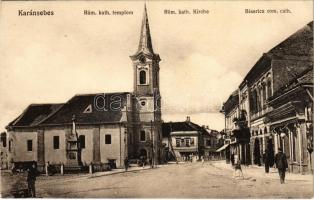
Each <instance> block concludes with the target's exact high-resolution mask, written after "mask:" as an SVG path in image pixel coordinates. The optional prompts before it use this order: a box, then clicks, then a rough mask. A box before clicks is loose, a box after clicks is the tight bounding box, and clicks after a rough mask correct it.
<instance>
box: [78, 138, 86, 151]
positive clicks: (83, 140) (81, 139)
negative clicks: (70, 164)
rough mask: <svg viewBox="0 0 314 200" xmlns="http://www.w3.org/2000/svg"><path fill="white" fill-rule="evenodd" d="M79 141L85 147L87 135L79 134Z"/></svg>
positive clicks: (82, 147)
mask: <svg viewBox="0 0 314 200" xmlns="http://www.w3.org/2000/svg"><path fill="white" fill-rule="evenodd" d="M79 142H80V147H81V149H85V135H80V136H79Z"/></svg>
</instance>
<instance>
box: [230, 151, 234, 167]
mask: <svg viewBox="0 0 314 200" xmlns="http://www.w3.org/2000/svg"><path fill="white" fill-rule="evenodd" d="M230 160H231V165H232V166H234V154H233V153H232V154H231V156H230Z"/></svg>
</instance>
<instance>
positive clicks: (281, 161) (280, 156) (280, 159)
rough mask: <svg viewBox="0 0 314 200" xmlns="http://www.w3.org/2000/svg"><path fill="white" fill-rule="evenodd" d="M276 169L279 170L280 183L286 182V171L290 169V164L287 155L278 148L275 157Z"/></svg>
mask: <svg viewBox="0 0 314 200" xmlns="http://www.w3.org/2000/svg"><path fill="white" fill-rule="evenodd" d="M275 161H276V167H277V169H278V173H279V177H280V183H281V184H283V183H284V182H285V175H286V169H287V168H288V162H287V157H286V154H285V153H283V152H282V149H281V148H278V153H277V154H276V156H275Z"/></svg>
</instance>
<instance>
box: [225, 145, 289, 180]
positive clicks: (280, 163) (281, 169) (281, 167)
mask: <svg viewBox="0 0 314 200" xmlns="http://www.w3.org/2000/svg"><path fill="white" fill-rule="evenodd" d="M263 158H264V164H265V173H269V168H270V167H271V166H273V165H274V164H276V168H277V169H278V173H279V178H280V183H281V184H283V183H284V182H285V174H286V170H287V168H288V161H287V157H286V154H285V153H283V151H282V148H278V153H277V154H276V155H275V157H274V158H272V157H271V155H270V153H269V152H268V151H267V150H266V151H265V152H264V155H263ZM230 161H231V165H232V167H233V168H234V170H235V171H234V177H235V176H236V174H237V171H238V172H240V175H241V176H242V177H243V173H242V168H241V161H240V159H238V155H235V154H233V153H232V154H231V156H230Z"/></svg>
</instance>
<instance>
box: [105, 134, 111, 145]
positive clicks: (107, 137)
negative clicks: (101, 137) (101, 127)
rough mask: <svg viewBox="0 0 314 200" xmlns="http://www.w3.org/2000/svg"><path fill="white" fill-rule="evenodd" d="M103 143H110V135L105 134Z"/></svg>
mask: <svg viewBox="0 0 314 200" xmlns="http://www.w3.org/2000/svg"><path fill="white" fill-rule="evenodd" d="M105 144H111V135H105Z"/></svg>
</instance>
